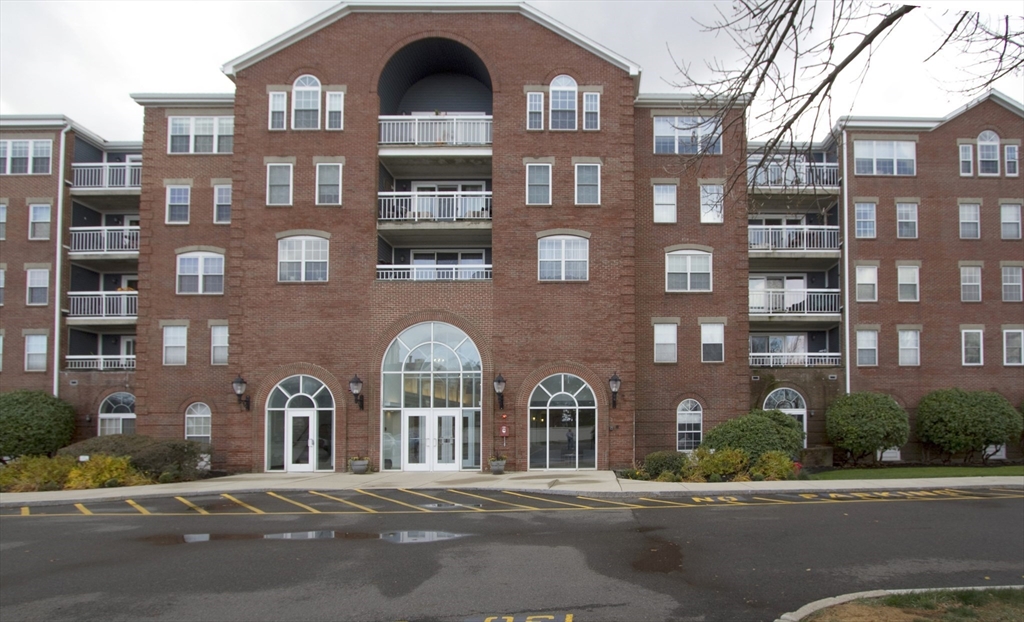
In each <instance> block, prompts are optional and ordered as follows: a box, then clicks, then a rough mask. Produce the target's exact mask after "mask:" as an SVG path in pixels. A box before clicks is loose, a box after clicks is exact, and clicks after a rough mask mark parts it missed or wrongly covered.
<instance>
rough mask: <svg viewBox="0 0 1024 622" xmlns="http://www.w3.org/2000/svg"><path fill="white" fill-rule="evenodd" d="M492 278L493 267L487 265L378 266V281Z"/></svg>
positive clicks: (480, 279) (483, 279) (477, 279)
mask: <svg viewBox="0 0 1024 622" xmlns="http://www.w3.org/2000/svg"><path fill="white" fill-rule="evenodd" d="M492 277H493V270H492V266H490V265H486V264H466V265H432V266H409V265H405V266H402V265H390V264H389V265H380V266H377V280H378V281H421V282H422V281H490V280H491V278H492Z"/></svg>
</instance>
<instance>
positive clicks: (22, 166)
mask: <svg viewBox="0 0 1024 622" xmlns="http://www.w3.org/2000/svg"><path fill="white" fill-rule="evenodd" d="M52 149H53V141H51V140H0V175H49V174H50V160H51V157H50V155H51V151H52Z"/></svg>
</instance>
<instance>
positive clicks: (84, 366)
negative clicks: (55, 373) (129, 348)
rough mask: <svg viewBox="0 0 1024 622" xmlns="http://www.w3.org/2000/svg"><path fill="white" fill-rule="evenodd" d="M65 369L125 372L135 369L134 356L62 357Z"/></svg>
mask: <svg viewBox="0 0 1024 622" xmlns="http://www.w3.org/2000/svg"><path fill="white" fill-rule="evenodd" d="M64 363H65V369H67V370H69V371H71V370H75V371H126V370H134V369H135V355H134V354H111V355H98V354H90V355H85V356H72V355H70V354H69V355H68V356H66V357H64Z"/></svg>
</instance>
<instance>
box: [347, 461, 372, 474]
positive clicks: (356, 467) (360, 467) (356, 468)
mask: <svg viewBox="0 0 1024 622" xmlns="http://www.w3.org/2000/svg"><path fill="white" fill-rule="evenodd" d="M348 466H349V468H350V469H352V472H353V473H355V474H356V475H362V474H363V473H366V472H367V471H369V470H370V461H369V460H352V461H351V462H349V463H348Z"/></svg>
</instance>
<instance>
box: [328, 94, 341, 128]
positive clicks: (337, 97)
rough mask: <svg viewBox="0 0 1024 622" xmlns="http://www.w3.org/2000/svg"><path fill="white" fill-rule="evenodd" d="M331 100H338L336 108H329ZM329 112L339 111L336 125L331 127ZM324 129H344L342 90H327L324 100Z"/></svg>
mask: <svg viewBox="0 0 1024 622" xmlns="http://www.w3.org/2000/svg"><path fill="white" fill-rule="evenodd" d="M331 100H335V101H337V102H338V110H337V111H332V110H331ZM331 112H340V113H341V114H340V115H339V117H340V118H339V120H338V127H331V121H330V119H331V116H330V115H331ZM324 129H325V130H327V131H330V132H340V131H342V130H344V129H345V92H344V91H327V97H326V98H325V101H324Z"/></svg>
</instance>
